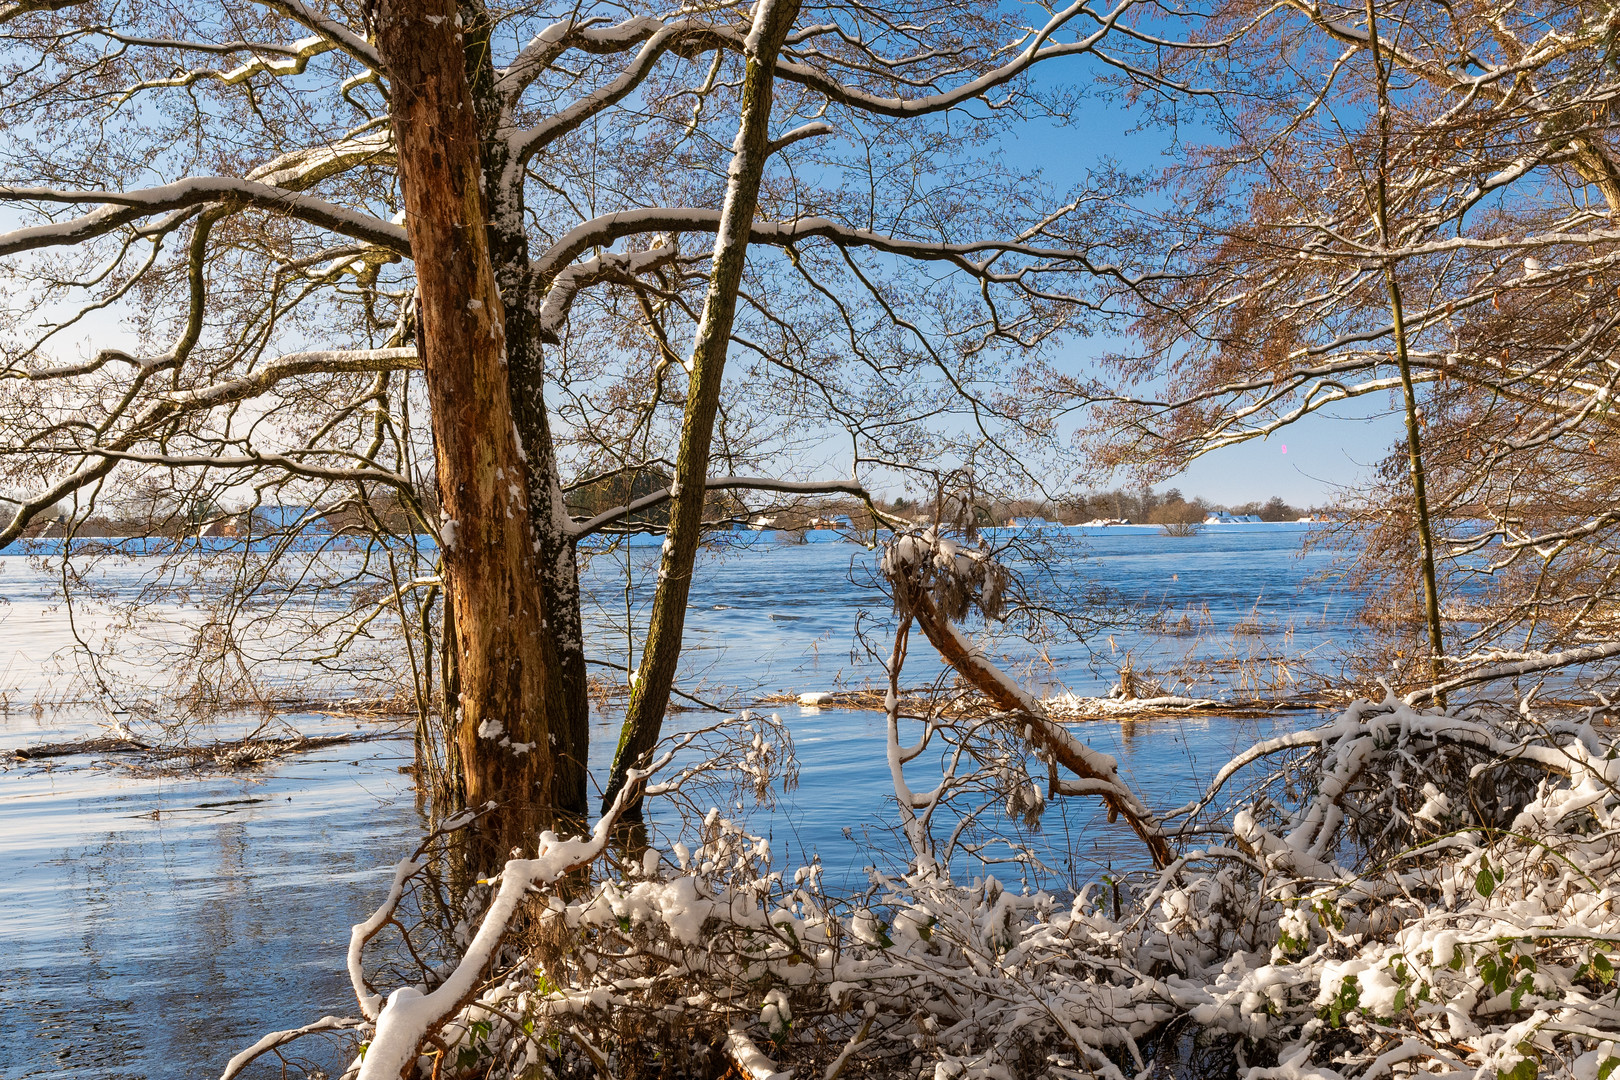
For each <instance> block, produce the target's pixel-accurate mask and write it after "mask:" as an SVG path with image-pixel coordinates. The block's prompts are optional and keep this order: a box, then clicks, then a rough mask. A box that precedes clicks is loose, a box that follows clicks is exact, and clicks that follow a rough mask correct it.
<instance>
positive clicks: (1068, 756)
mask: <svg viewBox="0 0 1620 1080" xmlns="http://www.w3.org/2000/svg"><path fill="white" fill-rule="evenodd" d="M883 572H884V575H885V576H886V577H887V578H888V579H889V583H890V585H891V586H892V587H893V588H894V602H895V607H896V608H898V609H899V610H900V612H901V613H902V615H909V616H911V617H913V618H915V619H916V620H917V625H918V626H920V627H922V630H923V633H924V634H925V635H927V637H928V641H929V643H930V644H932V645H933V646H934V649H935V650H936V651H937V652H938V653H939V656H940V659H941V660H943V661H945V663H947V664H949V665H950V666H951V667H953V668H955V669H956V671H957V673H958V674H959V675H961V676H962V678H964V679H966V680H967V681H968V682H969V683H971V684H973V686H975V687H976V688H978V690H979V692H980V693H981V694H983V695H984V696H985V697H986V698H988V699H989V701H990V703H991V704H992V705H994V706H995V707H996V708H997V709H999V710H1001V711H1002V712H1003V713H1004V714H1005V716H1006V720H1005V723H1006V725H1007V726H1008V727H1010V728H1013V729H1015V730H1022V731H1023V734H1024V738H1025V739H1026V740H1028V741H1029V742H1030V743H1031V745H1033V746H1034V747H1035V748H1036V749H1037V750H1038V751H1039V752H1040V753H1041V756H1042V757H1044V758H1046V759H1047V760H1048V761H1050V762H1052V763H1054V764H1057V765H1061V766H1063V768H1065V769H1067V770H1069V771H1070V772H1071V773H1073V774H1074V775H1075V776H1077V777H1079V780H1080V782H1079V783H1078V784H1070V783H1065V782H1063V781H1058V782H1057V784H1055V785H1054V789H1055V790H1056V791H1057V792H1058V793H1060V794H1086V795H1097V796H1099V797H1101V799H1102V801H1103V804H1104V805H1105V806H1107V807H1108V816H1109V818H1110V819H1113V818H1114V817H1116V816H1118V817H1123V818H1124V819H1125V820H1126V822H1127V823H1128V824H1129V825H1130V827H1131V830H1132V831H1133V832H1135V833H1136V835H1137V836H1139V837H1141V839H1142V842H1143V843H1144V844H1146V845H1147V848H1148V851H1149V853H1151V854H1152V856H1153V863H1154V865H1155V866H1157V867H1158V868H1160V869H1163V868H1164V867H1166V866H1169V865H1170V864H1171V863H1172V862H1173V861H1175V854H1174V853H1173V852H1172V851H1171V850H1170V842H1169V841H1168V840H1167V839H1166V838H1165V835H1164V832H1163V830H1161V829H1160V827H1159V825H1158V822H1157V821H1156V820H1155V819H1154V817H1153V814H1152V812H1151V811H1150V810H1148V808H1147V807H1146V806H1145V805H1144V804H1143V803H1142V801H1141V800H1140V799H1138V798H1137V797H1136V793H1135V792H1133V791H1132V790H1131V789H1130V788H1129V786H1127V785H1126V783H1125V781H1124V780H1123V779H1121V778H1120V775H1119V765H1118V763H1117V762H1116V761H1114V759H1113V758H1111V757H1109V756H1108V755H1107V754H1102V753H1098V752H1097V751H1095V750H1093V749H1091V748H1090V747H1089V746H1087V745H1086V744H1085V743H1083V742H1081V741H1080V740H1078V739H1076V738H1075V737H1074V736H1073V735H1071V734H1069V732H1068V730H1067V729H1066V728H1064V726H1063V725H1062V724H1061V723H1059V722H1058V721H1056V720H1054V719H1053V718H1052V717H1051V716H1050V715H1048V713H1047V711H1046V708H1045V706H1043V705H1042V704H1041V703H1040V702H1039V701H1037V700H1035V698H1034V697H1032V696H1031V695H1029V694H1027V693H1025V692H1024V691H1023V689H1021V688H1020V687H1019V686H1018V684H1017V683H1016V682H1014V681H1013V679H1012V678H1010V677H1009V676H1008V675H1007V674H1006V673H1005V672H1003V671H1002V670H1001V669H1000V668H998V667H996V665H995V664H993V663H992V662H991V661H990V659H989V657H987V656H986V655H985V653H984V650H983V649H981V648H979V646H978V645H977V644H975V643H974V642H973V640H972V639H971V638H969V637H968V636H967V635H966V634H964V633H962V631H960V630H958V629H957V628H956V625H955V623H954V622H953V621H952V620H953V619H956V618H960V617H961V616H962V615H964V614H965V613H966V611H967V609H968V607H969V605H970V604H971V605H972V606H975V607H978V608H979V609H980V610H981V611H983V612H984V614H985V616H986V617H987V618H993V617H995V615H996V614H997V612H998V610H999V607H1000V595H1001V589H1002V587H1003V584H1004V582H1003V578H1004V577H1005V571H1002V570H1001V569H1000V568H999V567H997V566H995V565H994V563H993V562H992V561H991V560H990V559H989V557H988V556H987V555H985V554H983V553H980V552H969V551H964V550H962V549H960V548H959V547H958V546H957V545H956V544H954V543H952V542H951V541H949V540H945V539H942V538H941V537H939V536H938V535H936V534H935V533H934V531H933V530H928V531H926V532H923V533H920V534H909V535H904V536H899V537H896V538H895V539H894V540H893V541H891V542H890V544H889V546H888V549H887V550H886V551H885V552H884V556H883Z"/></svg>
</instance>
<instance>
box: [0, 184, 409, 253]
mask: <svg viewBox="0 0 1620 1080" xmlns="http://www.w3.org/2000/svg"><path fill="white" fill-rule="evenodd" d="M0 201H6V202H39V203H65V204H69V205H96V204H99V206H100V209H97V210H92V211H90V212H89V213H87V214H84V215H81V216H79V217H75V218H69V219H68V220H66V221H58V222H52V223H51V224H49V225H33V226H29V227H27V228H22V229H14V230H12V231H11V232H8V233H4V234H0V256H4V255H15V254H17V253H19V252H23V251H33V250H35V249H38V248H43V247H62V246H65V245H70V244H77V243H81V242H83V241H85V240H91V239H94V238H95V237H98V236H103V235H105V234H107V233H109V232H112V231H113V230H114V229H117V228H120V227H122V226H124V225H128V224H130V223H131V222H134V221H139V220H141V219H142V218H147V217H151V216H152V215H154V214H160V213H163V212H165V211H170V210H178V209H182V208H185V207H191V206H199V205H201V204H203V203H214V202H225V203H236V204H241V205H246V206H253V207H257V208H259V209H262V210H273V211H276V212H278V213H283V214H287V215H288V216H290V217H295V218H298V219H299V220H301V221H306V222H309V223H310V224H312V225H318V226H320V227H321V228H324V229H330V230H331V231H333V232H336V233H340V234H342V235H344V236H352V237H354V238H355V239H358V240H364V241H366V242H367V243H371V244H376V245H377V246H378V247H382V248H386V249H388V250H390V251H393V252H396V253H398V254H400V255H409V254H410V251H411V245H410V240H409V238H408V237H407V236H406V233H405V228H404V226H401V225H393V224H390V223H389V222H386V221H383V220H381V219H380V218H375V217H372V216H371V215H370V214H365V213H361V212H360V211H358V210H350V209H348V208H347V207H343V206H338V205H336V204H335V203H329V202H327V201H326V200H324V199H319V198H316V197H315V196H312V195H304V194H300V193H299V192H296V191H289V190H287V189H286V188H280V187H274V186H272V185H270V184H262V183H259V182H257V181H254V180H241V179H237V178H235V177H229V176H203V177H194V178H191V179H187V180H180V181H176V182H175V183H172V184H163V185H161V186H159V187H153V188H143V189H140V190H137V191H83V190H72V189H65V188H44V187H0Z"/></svg>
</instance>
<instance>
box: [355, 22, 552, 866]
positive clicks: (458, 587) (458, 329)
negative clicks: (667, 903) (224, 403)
mask: <svg viewBox="0 0 1620 1080" xmlns="http://www.w3.org/2000/svg"><path fill="white" fill-rule="evenodd" d="M459 27H460V19H459V18H458V15H457V11H456V5H455V2H454V0H421V2H417V3H406V2H405V0H383V2H382V3H381V4H379V9H378V16H377V45H378V49H379V51H380V52H381V54H382V57H383V61H384V64H385V65H386V67H387V69H388V76H389V80H390V84H391V88H392V94H393V100H392V105H391V109H392V121H393V125H394V135H395V139H396V141H397V145H398V151H399V174H400V183H401V186H402V187H403V189H404V194H405V209H406V214H407V219H406V227H407V229H408V230H409V233H410V238H411V249H412V256H413V258H414V261H415V268H416V279H417V290H418V295H419V309H418V310H419V313H420V320H421V321H420V327H421V329H420V332H419V334H418V340H419V343H420V344H419V347H420V349H421V351H422V361H423V368H424V371H425V373H426V381H427V387H428V398H429V402H430V404H431V406H432V410H433V417H432V422H433V443H434V451H435V459H436V468H437V473H438V488H439V506H440V514H441V517H442V520H443V522H444V525H443V539H444V572H445V579H446V595H447V599H448V600H449V601H450V605H451V610H452V611H453V612H454V620H455V641H454V644H455V649H456V675H457V679H458V681H459V684H460V694H459V700H458V702H457V703H456V704H455V706H454V707H455V708H456V710H457V715H456V741H457V743H458V745H459V748H460V751H461V758H462V763H463V768H464V770H465V775H466V785H467V800H468V803H469V804H470V805H474V806H477V805H481V804H483V803H485V802H487V801H490V800H494V801H496V802H498V803H499V804H500V805H501V807H502V809H501V811H500V812H499V813H496V814H492V815H489V816H488V817H487V818H485V819H484V820H483V823H482V824H481V826H480V831H479V833H478V834H477V835H476V837H475V839H474V847H475V853H474V857H473V862H472V865H473V866H474V867H482V868H484V869H486V870H492V869H495V868H498V866H499V865H500V863H501V861H502V860H503V859H504V858H505V856H506V855H507V853H508V852H509V851H510V850H512V849H520V850H523V851H532V850H533V849H534V847H535V843H536V840H537V836H538V831H539V829H540V828H541V827H543V826H545V825H548V824H550V821H551V817H552V815H551V812H550V806H549V802H550V799H549V795H550V790H551V783H552V773H553V768H554V765H553V744H552V737H551V736H552V732H551V731H550V729H549V726H548V723H547V716H546V713H545V711H544V709H543V708H542V705H543V703H544V702H545V700H546V697H547V694H546V691H547V689H548V683H549V682H550V665H549V664H548V659H549V657H548V655H547V654H548V652H549V651H550V650H549V649H548V642H547V636H546V634H545V626H544V621H543V614H542V611H541V605H540V599H539V594H538V590H537V589H536V587H535V581H536V565H535V554H534V545H533V541H532V538H531V535H530V531H529V507H528V497H527V490H528V476H527V472H528V470H527V468H526V467H525V464H524V461H523V455H522V450H521V448H520V447H519V446H518V443H517V437H516V431H515V429H514V427H513V419H512V410H511V405H510V402H509V398H508V391H507V379H506V335H505V324H504V313H503V310H502V305H501V301H500V295H499V292H498V291H497V289H496V284H495V274H494V270H493V267H492V264H491V260H490V247H489V239H488V233H487V229H486V221H487V214H486V211H485V204H484V196H483V184H482V179H483V173H482V160H481V152H480V145H479V142H480V140H479V133H478V129H477V125H476V121H475V117H474V113H473V108H472V97H471V92H470V90H469V88H468V84H467V77H466V71H465V65H464V57H463V42H462V40H461V34H460V30H459ZM447 707H448V706H447Z"/></svg>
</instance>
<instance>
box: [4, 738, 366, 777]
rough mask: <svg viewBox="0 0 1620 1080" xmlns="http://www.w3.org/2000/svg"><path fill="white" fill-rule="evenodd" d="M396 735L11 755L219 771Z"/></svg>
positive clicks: (48, 746)
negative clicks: (105, 758) (117, 757)
mask: <svg viewBox="0 0 1620 1080" xmlns="http://www.w3.org/2000/svg"><path fill="white" fill-rule="evenodd" d="M396 734H398V732H397V731H395V730H394V729H388V730H386V731H367V732H345V733H344V734H341V735H297V734H294V735H271V736H264V735H250V736H248V737H246V738H242V739H227V740H223V741H221V742H214V743H205V744H201V745H188V746H156V745H153V744H151V743H144V742H141V741H139V740H137V739H130V738H125V737H118V736H101V737H98V738H94V739H76V740H73V741H71V742H60V743H41V744H39V745H38V746H19V747H17V748H16V749H14V750H12V751H11V756H12V757H13V758H14V759H16V760H18V761H35V760H39V759H43V758H58V757H75V756H78V755H83V754H141V755H143V756H145V757H148V758H152V759H155V760H158V761H171V762H172V761H180V760H184V761H187V762H189V763H190V764H192V765H196V766H213V767H215V768H221V769H241V768H247V767H250V766H253V765H262V764H264V763H265V762H267V761H275V760H277V759H279V758H282V757H286V756H287V755H289V754H300V753H303V752H305V751H307V750H320V749H323V748H325V747H328V746H342V745H345V744H347V743H359V742H370V741H372V740H374V739H387V738H392V737H394V736H395V735H396Z"/></svg>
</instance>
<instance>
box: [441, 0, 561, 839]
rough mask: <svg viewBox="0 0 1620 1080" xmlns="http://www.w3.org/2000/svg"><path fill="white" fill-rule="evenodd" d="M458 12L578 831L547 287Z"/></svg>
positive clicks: (498, 115)
mask: <svg viewBox="0 0 1620 1080" xmlns="http://www.w3.org/2000/svg"><path fill="white" fill-rule="evenodd" d="M460 8H461V17H462V24H463V26H462V34H463V47H464V55H465V61H466V70H467V83H468V88H469V91H470V93H471V94H472V99H473V106H474V112H475V113H476V115H477V117H478V126H479V136H480V143H481V146H480V149H481V160H482V165H483V170H484V180H485V184H484V190H485V191H486V192H488V193H489V196H488V197H489V200H490V201H489V205H488V221H489V242H490V258H491V261H492V264H493V266H494V271H495V282H496V285H497V286H498V288H499V293H500V296H501V297H503V298H504V300H505V304H504V309H503V310H504V315H505V325H506V357H507V388H508V392H509V393H508V397H509V401H510V403H511V410H512V419H513V422H514V423H515V424H516V426H517V435H518V440H519V452H520V454H522V455H523V457H524V459H525V463H526V464H527V466H528V472H527V475H528V503H529V528H530V530H531V531H532V533H533V536H534V542H535V544H536V552H537V555H538V558H537V561H536V570H537V572H538V574H539V577H538V579H537V585H538V588H539V595H540V604H541V617H542V618H543V619H544V620H545V624H546V627H547V629H548V631H549V633H548V635H547V636H548V639H549V646H550V648H551V649H552V651H553V654H554V655H553V658H552V659H553V663H552V665H551V668H550V670H551V673H552V681H551V687H550V691H549V693H548V694H547V697H546V701H545V709H546V713H547V716H548V721H547V722H548V724H549V729H550V732H551V734H552V735H553V737H554V738H555V742H554V744H553V750H554V762H553V768H554V776H553V780H552V785H551V802H552V805H553V806H554V807H555V808H556V810H557V813H558V814H559V816H560V819H561V820H563V821H568V822H571V823H572V826H571V827H581V828H582V827H583V826H584V824H585V819H586V813H587V810H588V807H587V806H586V784H587V779H588V777H589V772H588V770H587V764H588V761H589V753H590V746H589V743H590V697H589V693H588V686H587V682H586V669H585V635H584V620H583V618H582V616H581V611H580V591H579V570H578V566H577V564H576V561H575V557H574V537H573V534H572V533H571V532H570V531H569V528H568V509H567V507H566V506H565V504H564V502H563V493H562V483H561V474H560V471H559V469H558V466H557V454H556V448H555V444H554V443H553V442H552V438H551V423H550V420H549V418H548V417H547V414H546V401H545V368H544V363H543V356H542V350H543V348H544V342H543V341H542V340H541V336H540V334H539V332H538V329H537V327H536V326H535V318H534V313H535V312H537V311H538V310H539V309H540V306H541V303H542V301H543V300H544V298H545V297H544V283H542V282H540V281H537V280H536V279H535V275H534V274H533V273H531V272H530V269H529V234H528V232H527V231H526V230H525V228H524V207H523V185H521V184H509V183H506V182H505V180H506V170H507V168H508V167H509V166H510V164H511V152H512V148H511V144H510V143H509V142H508V141H507V140H506V138H504V137H503V135H504V133H503V132H502V131H501V130H500V124H501V119H502V101H501V98H500V94H499V93H498V92H497V90H496V84H495V66H494V57H493V54H492V51H491V49H490V42H489V37H490V30H491V27H492V22H491V19H490V17H489V12H488V10H487V9H486V8H485V6H484V4H483V3H482V2H481V0H463V2H462V4H461V5H460Z"/></svg>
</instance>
